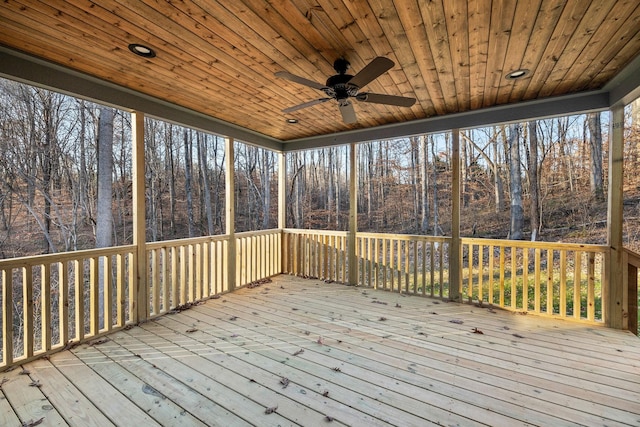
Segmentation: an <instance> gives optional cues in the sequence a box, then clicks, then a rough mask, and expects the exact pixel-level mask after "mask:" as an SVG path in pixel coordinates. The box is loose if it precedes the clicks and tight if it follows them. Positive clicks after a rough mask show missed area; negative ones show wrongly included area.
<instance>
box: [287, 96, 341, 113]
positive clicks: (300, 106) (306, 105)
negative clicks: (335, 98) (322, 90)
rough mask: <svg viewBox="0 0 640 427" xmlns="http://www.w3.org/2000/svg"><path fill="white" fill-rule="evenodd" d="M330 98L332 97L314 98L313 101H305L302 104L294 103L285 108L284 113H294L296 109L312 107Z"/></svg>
mask: <svg viewBox="0 0 640 427" xmlns="http://www.w3.org/2000/svg"><path fill="white" fill-rule="evenodd" d="M330 99H331V98H320V99H314V100H313V101H308V102H305V103H303V104H300V105H294V106H293V107H289V108H285V109H284V110H282V112H283V113H292V112H294V111H298V110H301V109H303V108H307V107H311V106H314V105H318V104H322V103H323V102H327V101H328V100H330Z"/></svg>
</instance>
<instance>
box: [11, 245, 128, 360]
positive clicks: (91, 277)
mask: <svg viewBox="0 0 640 427" xmlns="http://www.w3.org/2000/svg"><path fill="white" fill-rule="evenodd" d="M134 254H135V247H134V246H119V247H114V248H107V249H94V250H86V251H77V252H68V253H57V254H51V255H41V256H34V257H24V258H13V259H8V260H0V274H1V277H0V280H1V283H2V303H1V304H0V307H1V308H0V309H1V310H2V329H1V330H2V363H0V367H9V366H11V365H12V364H14V363H19V362H23V361H27V360H31V359H33V358H34V357H38V356H40V355H42V354H46V353H49V352H51V351H54V350H57V349H60V348H64V347H66V346H67V345H69V344H71V343H74V342H81V341H84V340H87V339H94V338H95V337H97V336H99V335H101V334H103V333H106V332H110V331H112V330H114V329H117V328H121V327H123V326H124V325H125V324H126V323H127V322H128V321H129V319H130V313H131V312H132V310H133V307H132V304H133V301H134V296H133V295H134V294H133V292H134V286H133V282H134V277H133V275H132V274H133V268H132V266H133V264H134V262H133V259H134Z"/></svg>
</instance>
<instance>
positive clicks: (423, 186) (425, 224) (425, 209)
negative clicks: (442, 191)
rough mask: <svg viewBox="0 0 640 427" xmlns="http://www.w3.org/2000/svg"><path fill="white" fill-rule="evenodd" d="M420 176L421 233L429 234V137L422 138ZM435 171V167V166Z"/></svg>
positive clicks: (423, 136)
mask: <svg viewBox="0 0 640 427" xmlns="http://www.w3.org/2000/svg"><path fill="white" fill-rule="evenodd" d="M420 157H421V158H420V176H421V177H422V180H421V182H420V193H421V194H422V206H421V208H422V209H421V212H420V214H421V216H422V218H421V219H422V220H421V222H420V231H422V234H428V233H429V176H428V175H427V173H428V172H427V164H428V162H429V156H428V152H427V137H426V135H422V136H421V137H420ZM434 169H435V165H434Z"/></svg>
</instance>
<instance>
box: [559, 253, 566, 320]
mask: <svg viewBox="0 0 640 427" xmlns="http://www.w3.org/2000/svg"><path fill="white" fill-rule="evenodd" d="M566 315H567V251H566V250H564V249H562V250H560V316H562V317H566Z"/></svg>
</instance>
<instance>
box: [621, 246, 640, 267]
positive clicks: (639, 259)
mask: <svg viewBox="0 0 640 427" xmlns="http://www.w3.org/2000/svg"><path fill="white" fill-rule="evenodd" d="M624 252H625V254H626V260H627V264H631V265H633V266H634V267H636V268H640V253H638V252H635V251H632V250H631V249H627V248H624Z"/></svg>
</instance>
